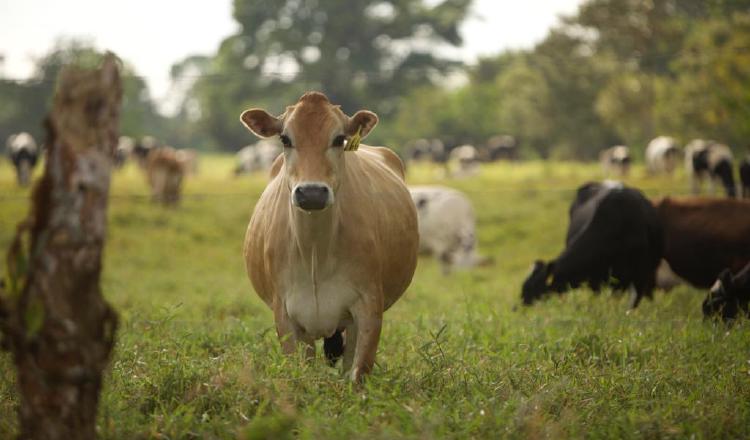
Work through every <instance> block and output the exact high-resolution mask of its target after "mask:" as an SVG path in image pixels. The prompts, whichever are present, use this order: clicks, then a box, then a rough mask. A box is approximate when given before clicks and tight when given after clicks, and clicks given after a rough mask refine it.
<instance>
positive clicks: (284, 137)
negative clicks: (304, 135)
mask: <svg viewBox="0 0 750 440" xmlns="http://www.w3.org/2000/svg"><path fill="white" fill-rule="evenodd" d="M279 140H281V143H282V144H283V145H284V148H292V140H291V139H289V136H287V135H285V134H282V135H281V136H279Z"/></svg>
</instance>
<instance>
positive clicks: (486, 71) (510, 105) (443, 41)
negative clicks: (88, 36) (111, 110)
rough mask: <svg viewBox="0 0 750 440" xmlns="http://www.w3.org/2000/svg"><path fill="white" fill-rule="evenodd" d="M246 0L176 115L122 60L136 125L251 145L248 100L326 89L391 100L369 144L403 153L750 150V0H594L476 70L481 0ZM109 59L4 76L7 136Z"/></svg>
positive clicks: (193, 62) (353, 104)
mask: <svg viewBox="0 0 750 440" xmlns="http://www.w3.org/2000/svg"><path fill="white" fill-rule="evenodd" d="M233 6H234V8H233V16H234V19H235V21H236V22H237V23H238V24H239V26H238V31H237V32H236V33H235V34H234V35H230V36H229V37H227V38H226V39H224V40H223V41H222V42H221V44H220V45H219V47H218V48H217V50H216V52H215V53H213V54H210V55H195V56H190V57H187V58H185V59H184V60H182V61H180V62H178V63H176V64H175V65H174V66H173V67H172V69H171V76H172V80H173V82H174V83H175V84H180V85H181V86H183V88H184V92H185V93H184V96H183V98H182V100H181V102H180V103H179V105H178V111H177V112H176V114H175V115H171V116H164V115H161V114H159V112H158V111H157V110H156V108H157V106H156V104H155V103H154V101H153V98H151V97H150V96H149V93H148V89H147V86H146V83H145V81H144V80H143V78H140V77H139V76H137V74H136V72H135V71H134V70H133V69H132V68H131V67H130V65H129V63H127V61H125V62H124V64H125V72H124V73H125V74H124V88H125V93H124V97H123V103H124V104H123V105H124V109H123V120H122V132H123V133H124V134H130V135H132V136H136V137H138V136H141V135H144V134H151V135H154V136H157V137H159V138H161V139H164V140H165V141H166V142H167V143H170V144H173V145H175V146H190V147H194V148H196V147H197V148H201V149H213V150H221V151H236V150H238V149H239V148H241V147H242V146H244V145H246V144H248V143H251V142H252V141H253V140H252V139H250V138H248V135H247V133H246V131H245V130H244V129H243V128H242V127H241V125H240V124H239V123H238V120H237V118H238V115H239V114H240V112H241V111H242V110H244V109H246V108H248V107H250V106H257V107H263V108H268V109H274V110H275V111H278V112H279V113H281V112H282V111H283V109H284V105H288V104H290V103H292V102H294V101H295V100H296V99H297V97H299V96H300V95H301V94H302V93H303V92H304V91H306V90H321V91H323V92H325V93H326V94H328V96H329V97H330V98H331V99H332V101H333V102H336V103H338V104H341V105H342V109H343V110H344V111H345V112H347V113H353V112H355V111H356V110H358V109H361V108H368V109H371V110H373V111H375V112H377V113H378V114H379V116H380V118H381V127H380V128H379V129H378V130H375V131H374V132H373V134H372V136H371V139H368V141H369V142H370V143H375V144H385V145H389V146H391V147H393V148H395V149H396V150H400V149H401V148H403V146H404V145H405V144H407V143H408V142H409V141H410V140H413V139H416V138H440V139H441V140H443V142H444V143H445V144H447V145H459V144H462V143H472V144H481V143H483V142H484V141H485V140H486V139H488V138H489V137H491V136H493V135H496V134H511V135H513V136H515V137H516V138H517V140H518V141H519V145H520V151H521V154H522V155H523V156H525V157H555V158H573V159H591V158H594V157H596V155H597V154H598V152H599V151H600V150H602V149H604V148H607V147H609V146H612V145H615V144H625V145H629V146H631V147H632V149H633V151H634V152H635V154H636V155H637V154H640V152H642V150H643V148H644V147H645V145H646V143H647V142H648V141H649V140H650V139H651V138H653V137H655V136H657V135H662V134H665V135H671V136H674V137H676V138H677V139H678V140H680V141H683V142H687V141H688V140H690V139H692V138H696V137H700V138H711V139H716V140H718V141H721V142H724V143H727V144H729V145H731V146H732V147H733V148H734V149H735V150H736V151H738V152H739V151H746V150H747V148H748V147H750V141H748V139H750V0H679V1H678V0H652V1H648V2H645V1H635V0H588V1H585V2H584V3H583V4H582V5H581V6H580V7H579V9H578V11H577V12H576V13H575V14H573V15H570V16H565V17H561V19H560V20H559V23H558V24H557V25H556V26H555V27H553V28H552V29H550V31H549V32H548V34H547V36H546V37H545V38H544V39H543V40H542V41H541V42H539V43H538V44H536V45H535V46H534V47H532V48H530V49H527V50H516V51H505V52H502V53H498V54H497V55H495V56H491V57H486V58H483V59H480V60H479V61H478V62H477V63H476V64H475V65H472V66H467V65H464V64H463V63H460V62H457V61H455V60H451V59H449V58H446V57H445V56H443V55H442V54H443V53H445V51H444V50H442V49H443V48H445V47H459V46H461V44H462V43H463V42H462V39H461V35H460V33H459V27H460V25H461V24H462V23H463V22H464V21H465V20H466V19H467V17H468V15H469V13H470V8H471V0H443V1H442V2H439V3H437V4H434V3H433V2H430V3H429V4H428V2H425V1H424V0H356V1H348V2H340V1H337V0H278V1H271V0H265V1H258V0H234V4H233ZM488 38H492V36H488ZM96 55H97V53H96V51H95V50H94V49H93V48H91V47H90V46H87V45H86V44H84V43H80V42H75V41H73V42H71V41H67V42H63V43H60V44H58V46H57V47H55V48H54V49H53V50H52V51H51V52H50V53H49V54H48V55H47V56H45V57H43V58H41V59H40V60H38V62H37V68H36V72H35V74H34V76H33V77H32V78H31V79H29V80H28V81H11V80H3V79H1V78H0V136H3V137H4V136H7V135H8V134H10V133H13V132H16V131H20V129H24V130H27V131H32V133H38V132H39V131H40V127H39V124H38V120H39V115H40V114H44V112H45V109H46V107H47V106H48V105H49V100H50V97H51V96H52V91H53V89H54V80H53V79H54V77H55V75H56V73H57V71H58V70H59V66H60V65H62V64H63V63H64V62H70V61H77V60H82V61H81V62H86V60H87V59H90V58H92V57H93V58H95V56H96ZM457 77H458V78H464V80H463V81H460V84H461V85H459V86H455V85H451V84H455V82H456V81H448V78H454V79H455V78H457Z"/></svg>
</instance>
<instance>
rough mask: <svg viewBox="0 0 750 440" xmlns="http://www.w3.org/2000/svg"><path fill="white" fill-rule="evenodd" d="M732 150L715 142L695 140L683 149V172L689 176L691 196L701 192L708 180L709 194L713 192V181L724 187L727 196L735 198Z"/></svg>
mask: <svg viewBox="0 0 750 440" xmlns="http://www.w3.org/2000/svg"><path fill="white" fill-rule="evenodd" d="M732 161H733V156H732V150H730V149H729V147H727V146H726V145H724V144H720V143H718V142H715V141H706V140H703V139H695V140H693V141H691V142H690V143H689V144H688V145H687V146H686V147H685V171H687V174H688V176H690V183H691V187H692V191H693V194H698V193H700V191H701V186H702V184H703V182H704V181H706V180H708V186H709V192H713V183H714V181H716V182H718V183H720V184H721V186H723V187H724V191H725V192H726V194H727V196H729V197H735V196H736V195H737V188H736V186H735V182H734V167H733V165H732Z"/></svg>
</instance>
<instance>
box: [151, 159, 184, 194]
mask: <svg viewBox="0 0 750 440" xmlns="http://www.w3.org/2000/svg"><path fill="white" fill-rule="evenodd" d="M184 176H185V165H184V163H183V162H182V161H181V160H180V158H179V157H178V155H177V152H176V151H175V149H174V148H171V147H162V148H156V149H154V150H152V151H151V152H149V154H148V156H147V157H146V177H147V179H148V184H149V186H150V187H151V195H152V197H153V200H154V201H155V202H161V203H163V204H164V205H175V204H177V202H179V201H180V193H181V191H182V179H183V177H184Z"/></svg>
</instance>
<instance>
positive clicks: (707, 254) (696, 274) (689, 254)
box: [655, 197, 750, 288]
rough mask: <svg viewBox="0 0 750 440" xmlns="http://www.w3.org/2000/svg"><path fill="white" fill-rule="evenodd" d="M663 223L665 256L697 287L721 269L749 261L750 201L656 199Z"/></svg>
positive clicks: (710, 280)
mask: <svg viewBox="0 0 750 440" xmlns="http://www.w3.org/2000/svg"><path fill="white" fill-rule="evenodd" d="M655 206H656V210H657V212H658V215H659V218H660V220H661V222H662V225H663V227H664V234H665V237H664V238H665V243H664V245H665V247H664V259H665V260H667V262H668V263H669V265H670V266H671V268H672V270H673V271H674V272H675V273H676V274H677V275H679V276H680V277H681V278H683V279H685V280H686V281H687V282H689V283H690V284H692V285H694V286H696V287H702V288H707V287H711V285H712V284H713V283H714V281H716V278H717V277H718V276H719V274H720V273H721V272H722V271H723V270H724V269H727V268H729V269H730V270H732V271H733V272H736V271H739V270H740V269H742V268H743V267H744V266H745V265H746V264H747V263H748V262H750V201H748V200H736V199H709V198H699V197H690V198H687V197H686V198H671V197H665V198H664V199H661V200H658V201H655Z"/></svg>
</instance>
